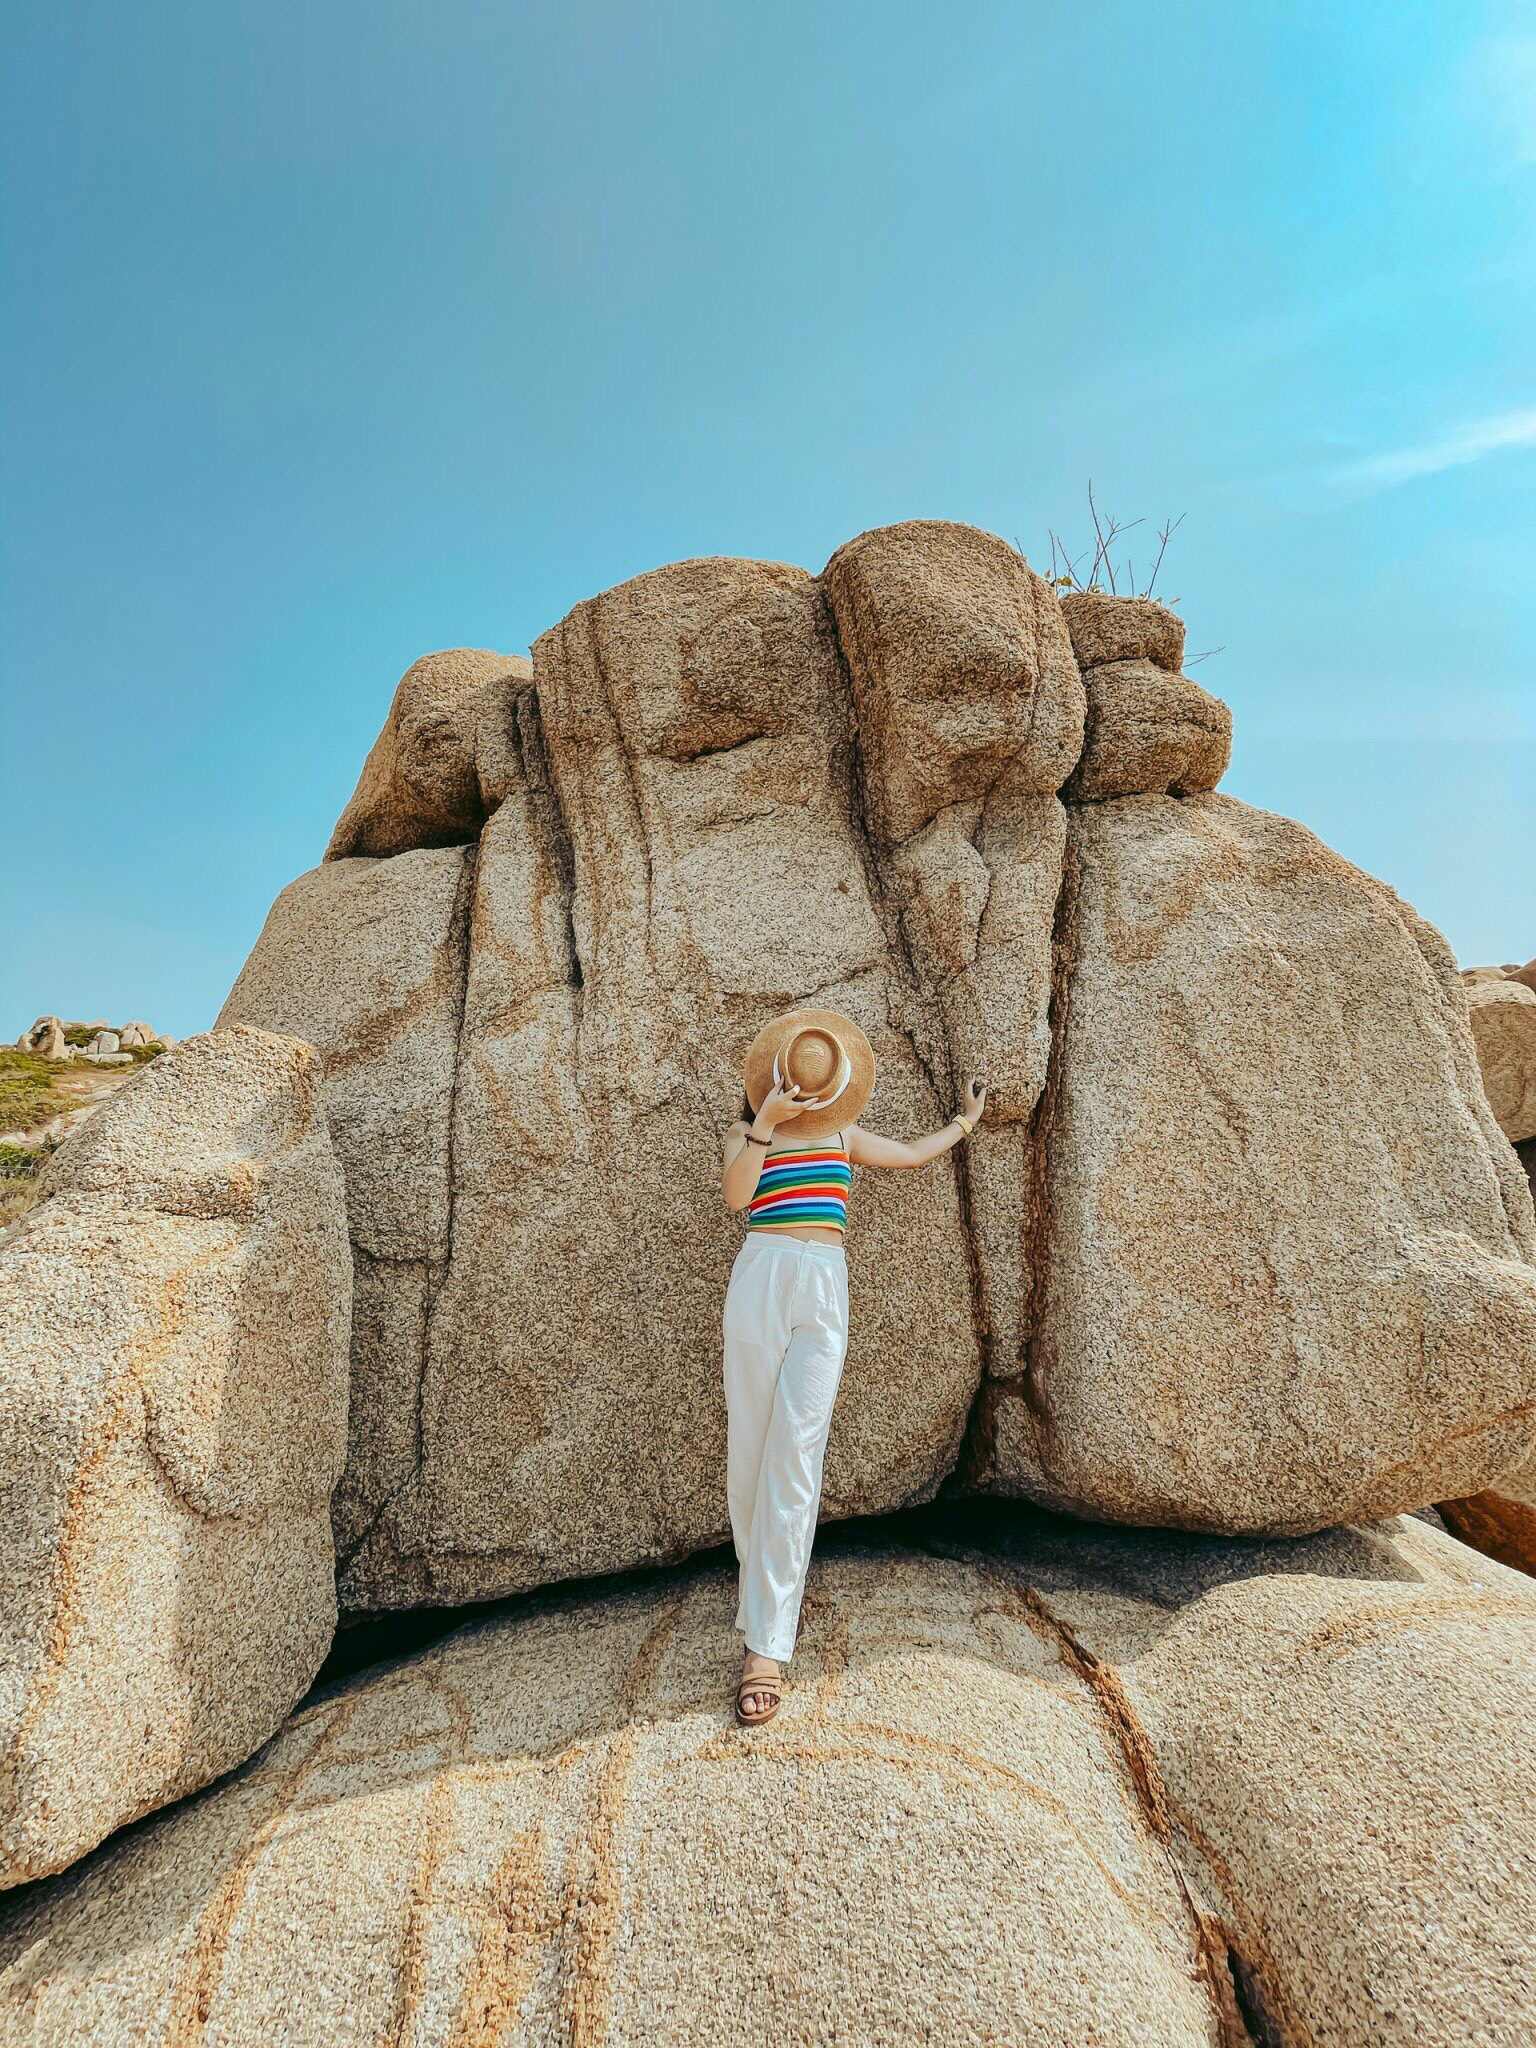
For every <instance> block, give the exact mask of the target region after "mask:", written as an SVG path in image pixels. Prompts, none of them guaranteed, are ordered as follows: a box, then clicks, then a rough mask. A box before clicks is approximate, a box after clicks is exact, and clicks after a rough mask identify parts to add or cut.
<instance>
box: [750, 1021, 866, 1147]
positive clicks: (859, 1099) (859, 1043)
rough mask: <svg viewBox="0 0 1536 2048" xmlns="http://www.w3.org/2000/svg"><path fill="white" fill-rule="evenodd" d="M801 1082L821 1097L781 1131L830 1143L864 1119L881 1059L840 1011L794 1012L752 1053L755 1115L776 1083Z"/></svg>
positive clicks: (764, 1034)
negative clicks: (851, 1125)
mask: <svg viewBox="0 0 1536 2048" xmlns="http://www.w3.org/2000/svg"><path fill="white" fill-rule="evenodd" d="M781 1080H782V1081H793V1082H797V1083H798V1084H799V1086H800V1087H801V1088H802V1089H805V1090H806V1091H807V1092H808V1093H810V1094H812V1095H815V1096H818V1097H820V1103H819V1106H818V1107H817V1108H815V1109H806V1110H802V1111H801V1113H800V1114H799V1116H793V1117H791V1118H790V1119H789V1121H788V1122H787V1123H782V1124H780V1125H779V1129H780V1130H781V1131H784V1132H786V1133H787V1134H788V1135H789V1136H791V1137H795V1138H830V1137H831V1135H832V1133H833V1132H834V1131H843V1130H846V1129H847V1128H848V1126H849V1124H856V1123H857V1122H858V1120H859V1118H860V1117H861V1116H862V1115H863V1114H864V1110H865V1107H866V1105H867V1104H868V1102H869V1098H870V1096H871V1095H872V1094H873V1093H874V1088H875V1055H874V1052H873V1050H872V1049H871V1046H870V1043H869V1040H868V1039H867V1038H866V1037H865V1036H864V1034H863V1032H862V1031H861V1030H860V1029H859V1027H858V1025H857V1024H855V1023H854V1021H853V1019H852V1018H851V1017H844V1016H843V1015H842V1014H841V1013H840V1012H839V1011H837V1010H789V1011H786V1012H785V1014H784V1015H783V1016H782V1017H775V1018H774V1019H773V1021H772V1022H771V1023H769V1024H765V1025H764V1026H763V1028H762V1030H761V1031H759V1033H758V1034H757V1036H756V1038H754V1039H753V1041H752V1043H751V1045H750V1046H749V1047H748V1050H747V1060H746V1083H747V1100H748V1102H750V1103H751V1105H752V1108H753V1111H754V1113H755V1112H756V1111H757V1110H759V1109H761V1108H762V1106H763V1098H764V1096H766V1095H767V1094H769V1092H770V1091H771V1090H772V1088H773V1086H774V1083H775V1082H776V1081H781Z"/></svg>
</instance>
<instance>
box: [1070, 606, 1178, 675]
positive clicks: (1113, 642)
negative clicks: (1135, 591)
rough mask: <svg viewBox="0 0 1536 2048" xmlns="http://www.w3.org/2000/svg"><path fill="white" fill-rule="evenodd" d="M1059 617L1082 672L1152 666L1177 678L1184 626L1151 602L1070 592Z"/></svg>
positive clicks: (1172, 614)
mask: <svg viewBox="0 0 1536 2048" xmlns="http://www.w3.org/2000/svg"><path fill="white" fill-rule="evenodd" d="M1061 615H1062V618H1063V619H1064V620H1065V622H1066V628H1067V632H1068V633H1069V634H1070V636H1071V640H1072V652H1073V653H1074V654H1075V655H1076V657H1077V665H1078V667H1079V668H1081V669H1085V670H1086V669H1092V668H1103V667H1104V666H1106V664H1108V663H1111V662H1120V661H1150V662H1151V663H1153V665H1154V666H1155V667H1157V668H1162V669H1167V671H1168V672H1169V674H1170V675H1177V674H1178V672H1179V665H1180V663H1181V662H1182V661H1183V659H1184V621H1183V620H1182V619H1181V618H1180V617H1179V615H1178V613H1177V612H1174V611H1170V610H1169V609H1168V607H1167V605H1165V604H1158V603H1157V602H1156V600H1155V599H1153V598H1150V597H1107V596H1105V595H1104V594H1103V592H1101V591H1096V590H1092V591H1090V590H1073V591H1069V592H1068V593H1067V594H1066V596H1065V597H1063V598H1062V600H1061Z"/></svg>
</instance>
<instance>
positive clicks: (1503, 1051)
mask: <svg viewBox="0 0 1536 2048" xmlns="http://www.w3.org/2000/svg"><path fill="white" fill-rule="evenodd" d="M1467 1008H1468V1011H1469V1012H1470V1014H1471V1019H1472V1040H1473V1043H1474V1044H1475V1045H1476V1047H1477V1060H1478V1065H1479V1067H1480V1068H1481V1069H1482V1076H1483V1086H1484V1088H1485V1089H1486V1090H1487V1092H1488V1103H1489V1107H1490V1108H1491V1109H1492V1111H1493V1113H1494V1115H1495V1117H1496V1118H1497V1119H1498V1124H1499V1129H1500V1130H1501V1131H1502V1132H1503V1133H1504V1135H1505V1137H1506V1138H1508V1139H1509V1140H1510V1142H1511V1143H1512V1144H1513V1143H1516V1142H1517V1141H1519V1140H1520V1139H1523V1138H1536V989H1530V988H1527V987H1526V986H1525V984H1524V983H1523V982H1519V981H1516V980H1514V979H1513V978H1512V977H1506V978H1505V979H1502V980H1498V981H1494V980H1484V981H1478V982H1475V983H1473V985H1472V986H1471V987H1470V988H1469V989H1468V990H1467Z"/></svg>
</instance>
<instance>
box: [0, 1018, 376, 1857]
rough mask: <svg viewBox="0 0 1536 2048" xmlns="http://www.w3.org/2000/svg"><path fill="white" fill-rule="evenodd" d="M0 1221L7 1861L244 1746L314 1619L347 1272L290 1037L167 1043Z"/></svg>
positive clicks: (303, 1075)
mask: <svg viewBox="0 0 1536 2048" xmlns="http://www.w3.org/2000/svg"><path fill="white" fill-rule="evenodd" d="M40 1187H41V1195H42V1198H41V1200H40V1201H39V1203H38V1205H37V1206H36V1207H35V1208H33V1209H31V1210H29V1211H28V1212H27V1213H26V1214H25V1215H24V1216H22V1217H21V1218H20V1220H19V1221H18V1222H16V1223H15V1224H14V1225H13V1226H12V1227H11V1228H10V1229H9V1230H7V1231H6V1232H5V1233H3V1235H0V1325H3V1327H4V1330H5V1344H4V1351H3V1355H0V1499H3V1502H4V1520H5V1531H6V1540H5V1543H4V1545H3V1546H0V1884H16V1883H18V1882H20V1881H22V1880H23V1879H26V1878H32V1877H36V1876H38V1875H40V1874H41V1873H44V1872H47V1871H52V1870H57V1869H59V1868H60V1867H62V1866H63V1865H64V1864H66V1863H68V1862H70V1861H71V1860H72V1859H74V1858H75V1857H77V1856H80V1855H81V1854H83V1853H84V1852H85V1851H86V1850H87V1849H89V1848H91V1847H92V1846H93V1845H94V1844H95V1843H97V1842H99V1841H100V1840H101V1839H102V1837H103V1836H104V1835H106V1834H107V1833H108V1832H109V1831H110V1830H111V1829H113V1828H115V1827H119V1826H121V1825H122V1824H123V1823H124V1822H126V1821H130V1820H133V1819H135V1818H136V1817H137V1816H138V1815H140V1814H142V1813H145V1812H147V1811H148V1810H149V1809H151V1808H152V1807H155V1806H159V1805H162V1804H164V1803H165V1802H166V1801H167V1800H170V1799H174V1798H177V1797H178V1796H179V1795H181V1794H182V1793H185V1792H189V1791H191V1790H193V1789H195V1788H196V1787H197V1786H199V1785H203V1784H206V1783H207V1782H208V1780H209V1779H210V1778H213V1777H216V1776H217V1775H218V1774H219V1773H220V1772H221V1771H225V1770H227V1769H229V1767H230V1766H231V1765H233V1764H236V1763H239V1762H240V1761H242V1760H243V1759H244V1758H245V1757H247V1756H249V1755H250V1753H251V1751H252V1750H253V1749H254V1748H255V1747H256V1745H257V1744H258V1743H260V1742H262V1741H264V1740H265V1739H266V1737H267V1736H268V1735H269V1734H270V1733H271V1732H272V1730H273V1729H274V1728H275V1727H276V1726H277V1725H278V1724H279V1723H280V1722H281V1720H282V1718H283V1716H284V1715H285V1714H286V1713H287V1712H288V1711H289V1709H290V1708H291V1707H292V1705H293V1703H294V1701H295V1700H296V1699H297V1698H298V1697H299V1695H300V1694H301V1693H302V1692H303V1691H304V1689H305V1687H306V1686H308V1684H309V1683H310V1681H311V1680H312V1678H313V1677H314V1674H315V1671H316V1670H317V1669H318V1667H319V1664H320V1662H321V1660H322V1658H323V1657H324V1656H325V1653H326V1650H327V1648H328V1646H329V1644H330V1640H331V1633H332V1629H333V1626H334V1622H335V1612H336V1609H335V1592H334V1582H333V1570H334V1565H333V1554H332V1546H331V1532H330V1513H329V1510H330V1495H331V1489H332V1486H333V1485H334V1483H335V1478H336V1474H337V1471H338V1470H339V1467H340V1461H341V1456H342V1451H343V1447H344V1441H345V1427H346V1405H345V1403H346V1377H345V1375H346V1345H347V1324H348V1316H349V1305H350V1296H351V1272H350V1262H349V1260H348V1258H347V1238H346V1218H345V1211H344V1205H343V1187H342V1180H341V1174H340V1172H339V1169H338V1167H337V1164H336V1160H335V1156H334V1154H333V1152H332V1150H331V1145H330V1140H329V1137H328V1135H327V1132H326V1127H325V1120H324V1116H323V1114H322V1113H321V1109H320V1068H319V1062H318V1060H317V1058H316V1056H315V1054H314V1052H313V1050H312V1048H310V1047H309V1046H306V1045H300V1044H296V1043H295V1042H293V1041H292V1040H289V1039H283V1038H278V1037H275V1036H272V1035H271V1034H268V1033H265V1032H259V1031H254V1030H248V1029H239V1030H234V1031H228V1032H215V1033H209V1034H205V1035H203V1036H201V1037H196V1038H190V1039H187V1040H185V1041H184V1042H183V1043H182V1044H181V1045H180V1046H179V1047H178V1048H177V1049H176V1051H175V1052H173V1053H166V1054H164V1055H162V1056H161V1057H159V1058H158V1059H156V1060H154V1061H153V1062H151V1063H150V1064H149V1065H148V1066H146V1067H144V1068H143V1069H142V1070H141V1071H140V1072H139V1073H137V1074H136V1075H135V1076H134V1077H133V1079H132V1080H131V1081H130V1082H128V1083H127V1084H126V1085H125V1086H124V1087H123V1088H122V1089H121V1090H119V1091H118V1092H117V1093H116V1094H114V1095H113V1097H112V1099H111V1100H110V1102H108V1103H106V1104H104V1105H103V1106H102V1107H101V1108H100V1109H98V1110H97V1111H96V1112H95V1114H94V1115H93V1116H92V1117H91V1119H90V1121H89V1122H88V1123H86V1124H84V1125H83V1126H82V1127H81V1128H80V1129H79V1130H78V1131H77V1132H76V1133H75V1134H74V1135H73V1136H72V1137H71V1138H70V1139H69V1141H68V1142H67V1143H66V1144H65V1145H64V1146H63V1147H61V1149H60V1150H59V1151H58V1152H57V1153H56V1154H55V1155H54V1156H53V1158H52V1159H51V1160H50V1161H49V1163H48V1164H47V1166H46V1167H45V1168H44V1169H43V1172H42V1175H41V1177H40Z"/></svg>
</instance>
